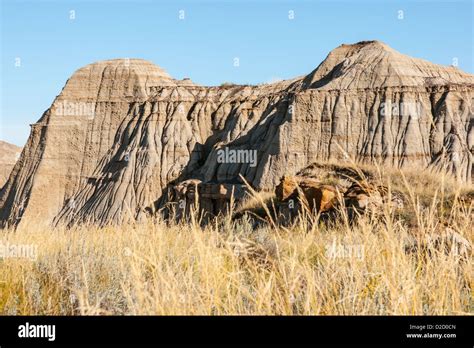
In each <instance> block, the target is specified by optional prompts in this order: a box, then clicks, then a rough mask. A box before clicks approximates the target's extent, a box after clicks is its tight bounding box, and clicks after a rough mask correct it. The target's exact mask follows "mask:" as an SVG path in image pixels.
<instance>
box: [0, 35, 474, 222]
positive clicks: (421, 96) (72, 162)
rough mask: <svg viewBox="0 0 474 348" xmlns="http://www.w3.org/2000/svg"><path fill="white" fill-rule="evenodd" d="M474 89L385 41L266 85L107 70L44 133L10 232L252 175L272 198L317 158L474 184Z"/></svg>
mask: <svg viewBox="0 0 474 348" xmlns="http://www.w3.org/2000/svg"><path fill="white" fill-rule="evenodd" d="M473 86H474V76H473V75H470V74H467V73H464V72H462V71H460V70H459V69H457V68H455V67H444V66H439V65H435V64H432V63H430V62H427V61H424V60H420V59H415V58H410V57H407V56H405V55H402V54H400V53H398V52H397V51H395V50H393V49H391V48H390V47H388V46H386V45H385V44H383V43H380V42H377V41H370V42H360V43H357V44H354V45H342V46H340V47H338V48H336V49H335V50H333V51H332V52H331V53H330V54H329V55H328V57H327V58H326V59H325V60H324V61H323V62H322V63H321V64H320V65H319V66H318V67H317V68H316V69H315V70H314V71H313V72H311V73H310V74H309V75H307V76H305V77H302V78H296V79H294V80H290V81H283V82H278V83H273V84H267V85H260V86H233V85H231V86H221V87H203V86H198V85H195V84H193V83H192V82H191V81H190V80H182V81H179V80H175V79H173V78H171V77H170V76H169V75H168V74H167V73H166V72H164V71H163V70H162V69H160V68H159V67H157V66H156V65H154V64H152V63H150V62H147V61H144V60H139V59H117V60H109V61H103V62H98V63H94V64H91V65H88V66H86V67H84V68H81V69H79V70H78V71H76V72H75V73H74V74H73V76H72V77H71V78H70V79H69V80H68V81H67V83H66V85H65V87H64V88H63V90H62V91H61V93H60V95H59V96H57V97H56V99H55V100H54V102H53V104H52V105H51V107H50V108H49V109H48V110H46V112H45V113H44V114H43V116H42V117H41V118H40V119H39V121H38V122H37V123H35V124H33V125H32V126H31V135H30V138H29V140H28V143H27V145H26V147H25V149H24V151H23V153H22V156H21V160H20V163H19V164H17V165H16V166H15V167H14V169H13V172H12V175H11V177H10V179H9V180H8V182H7V183H6V185H5V187H4V189H3V190H2V192H1V195H0V208H1V210H0V224H1V225H3V226H5V225H16V224H18V223H26V222H28V221H35V222H37V221H43V222H46V223H54V224H56V223H61V224H62V223H65V224H71V223H82V222H91V223H99V224H103V223H109V222H111V223H121V222H125V221H130V220H135V219H138V218H140V217H141V216H143V214H145V212H153V211H155V210H156V209H159V208H161V207H163V206H164V205H165V204H166V201H167V197H168V195H169V194H170V192H171V191H173V190H172V187H173V186H174V185H175V184H177V183H179V182H182V181H184V180H189V179H197V180H200V181H201V182H203V183H213V182H216V183H223V184H232V183H239V182H240V179H239V178H240V176H239V175H242V177H244V178H245V179H246V180H247V181H248V182H249V183H251V184H252V185H253V186H254V187H255V188H257V189H273V187H274V185H276V184H277V183H278V181H279V178H280V177H281V176H282V175H283V174H290V175H291V174H294V173H296V172H297V171H298V170H299V169H301V168H303V167H305V166H306V165H307V164H309V163H311V162H313V161H315V160H327V159H339V160H340V161H345V160H349V158H350V159H352V160H356V161H368V162H378V163H384V164H386V165H393V166H398V167H406V166H411V165H415V166H419V167H420V168H422V167H423V168H425V167H430V166H432V167H436V168H442V169H445V170H448V171H449V172H452V173H453V174H454V175H456V176H457V177H458V178H459V179H460V180H464V181H470V180H471V172H472V166H473V162H472V160H473V158H472V157H473V148H474V130H473V112H474V87H473ZM224 150H225V151H226V154H228V153H231V154H232V151H235V152H234V156H230V157H229V156H226V157H224V160H223V159H222V158H223V157H222V156H221V155H222V151H224ZM229 150H232V151H230V152H229ZM237 150H245V151H244V152H242V154H245V155H246V156H247V160H246V161H242V158H245V156H244V157H241V156H235V153H237ZM252 154H256V156H257V157H256V160H255V161H251V160H249V159H251V157H252V156H251V155H252ZM242 162H245V163H242Z"/></svg>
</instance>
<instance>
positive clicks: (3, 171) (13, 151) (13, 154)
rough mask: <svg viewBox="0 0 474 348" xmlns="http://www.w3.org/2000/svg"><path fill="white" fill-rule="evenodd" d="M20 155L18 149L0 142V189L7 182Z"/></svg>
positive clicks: (19, 149)
mask: <svg viewBox="0 0 474 348" xmlns="http://www.w3.org/2000/svg"><path fill="white" fill-rule="evenodd" d="M20 153H21V148H20V147H18V146H16V145H13V144H9V143H6V142H4V141H1V140H0V189H1V188H2V187H3V185H4V184H5V182H6V181H7V179H8V177H9V175H10V172H11V171H12V168H13V166H14V165H15V162H16V161H17V159H18V158H19V157H20Z"/></svg>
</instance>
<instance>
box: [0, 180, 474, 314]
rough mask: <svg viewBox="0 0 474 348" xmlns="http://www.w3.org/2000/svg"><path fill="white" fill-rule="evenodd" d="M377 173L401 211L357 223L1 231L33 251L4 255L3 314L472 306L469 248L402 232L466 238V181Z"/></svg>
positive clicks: (391, 310)
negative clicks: (400, 196) (400, 199)
mask: <svg viewBox="0 0 474 348" xmlns="http://www.w3.org/2000/svg"><path fill="white" fill-rule="evenodd" d="M380 178H381V180H384V183H385V184H387V185H389V186H390V187H392V188H393V189H394V190H399V191H402V192H404V194H405V196H406V197H407V202H406V204H405V207H404V208H403V211H402V212H396V211H395V210H394V209H393V207H391V206H389V205H387V206H384V207H383V208H382V209H381V211H380V214H378V216H377V217H374V216H369V215H367V216H361V217H360V218H359V219H358V220H357V222H356V223H353V224H351V223H349V221H348V219H347V217H345V215H344V214H341V216H342V217H341V218H340V219H339V220H338V221H333V222H322V221H318V220H317V219H316V220H314V221H312V222H309V221H308V219H305V218H304V217H302V216H300V218H299V219H298V220H297V221H295V222H294V223H293V224H292V225H290V226H286V227H283V226H280V225H278V223H275V222H272V221H269V222H268V223H262V224H259V225H258V226H257V227H255V224H254V223H253V222H252V221H251V219H249V218H245V217H244V218H242V219H239V220H235V219H234V220H233V219H231V218H230V217H225V216H224V217H221V218H219V219H218V220H216V221H215V223H212V224H208V225H206V226H205V227H203V226H201V225H200V224H199V223H198V222H197V221H196V220H195V219H191V220H190V221H188V222H182V223H167V222H164V221H162V220H160V219H154V220H149V221H147V222H145V223H141V224H134V225H126V226H119V227H117V226H108V227H102V228H97V227H87V226H82V227H76V228H72V229H65V228H56V229H51V228H46V227H40V226H21V227H20V228H18V229H17V230H4V231H1V233H2V236H1V239H0V241H1V243H2V244H3V248H4V249H3V253H5V252H10V253H12V250H13V249H11V247H12V246H13V247H15V248H16V252H17V253H20V249H21V247H27V246H31V247H32V248H33V250H32V253H31V254H30V256H31V257H30V258H28V257H25V255H23V257H19V256H21V255H16V257H13V256H12V255H3V256H4V257H3V258H0V314H7V315H34V314H46V315H95V314H99V315H110V314H125V315H138V314H144V315H152V314H158V315H181V314H187V315H229V314H233V315H242V314H252V315H306V314H312V315H364V314H365V315H382V314H387V315H394V314H415V315H422V314H428V315H436V314H440V315H447V314H454V315H466V314H471V313H472V312H473V309H474V301H473V286H474V281H473V277H472V275H473V273H472V271H473V269H472V254H471V253H468V254H467V255H466V254H462V255H460V254H459V253H456V252H454V251H453V249H451V248H448V247H447V245H446V246H445V245H441V246H440V245H438V246H437V247H435V246H433V245H427V246H426V247H424V248H423V247H418V248H412V250H407V241H410V240H411V241H415V242H416V241H418V244H419V245H422V244H423V241H424V240H425V239H426V236H430V235H433V234H436V233H438V231H440V229H443V228H445V226H450V228H452V230H454V231H456V232H457V233H458V234H459V235H460V236H462V237H464V238H465V239H467V240H468V241H469V242H470V243H472V239H473V230H474V229H473V227H474V226H473V225H474V222H473V208H474V206H473V204H472V197H473V191H472V186H471V187H465V186H462V185H457V184H456V183H455V182H453V181H452V180H451V179H448V178H446V177H444V176H442V175H439V174H430V173H426V174H425V175H420V173H419V171H413V172H405V173H404V175H402V174H401V173H400V172H393V173H384V174H382V175H381V176H380ZM263 200H264V199H263V198H262V201H263ZM259 201H260V198H259V197H253V199H252V202H253V203H248V205H252V204H253V205H254V206H258V205H259ZM265 209H266V208H265ZM265 209H264V210H265ZM269 215H271V212H270V213H269ZM268 220H271V219H270V218H268ZM7 246H10V249H9V251H8V250H7V249H6V248H7ZM30 251H31V250H30ZM5 256H9V257H5Z"/></svg>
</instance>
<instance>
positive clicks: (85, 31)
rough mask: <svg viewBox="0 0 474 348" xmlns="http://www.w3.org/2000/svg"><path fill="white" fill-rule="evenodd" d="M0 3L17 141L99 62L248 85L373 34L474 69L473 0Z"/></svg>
mask: <svg viewBox="0 0 474 348" xmlns="http://www.w3.org/2000/svg"><path fill="white" fill-rule="evenodd" d="M0 1H1V4H2V6H1V13H0V18H1V20H0V21H1V59H2V64H1V96H2V100H1V101H2V104H1V107H0V126H1V127H0V139H3V140H6V141H9V142H12V143H15V144H17V145H23V144H24V143H25V141H26V139H27V137H28V135H29V124H30V123H33V122H35V121H37V120H38V118H39V117H40V116H41V114H42V113H43V112H44V111H45V110H46V109H47V108H48V107H49V106H50V104H51V102H52V101H53V99H54V97H55V96H56V95H57V94H59V92H60V91H61V88H62V87H63V85H64V83H65V82H66V80H67V79H68V77H69V76H70V75H71V74H72V73H73V72H74V71H75V70H76V69H78V68H79V67H81V66H84V65H86V64H89V63H91V62H94V61H98V60H102V59H110V58H124V57H129V58H144V59H148V60H151V61H153V62H154V63H155V64H157V65H159V66H161V67H162V68H164V69H165V70H166V71H167V72H168V73H169V74H170V75H172V76H173V77H175V78H178V79H181V78H183V77H190V78H191V79H192V80H193V81H194V82H196V83H199V84H203V85H218V84H220V83H222V82H225V81H231V82H235V83H252V84H253V83H260V82H267V81H270V80H274V79H278V78H283V79H286V78H292V77H296V76H299V75H304V74H307V73H309V72H310V71H311V70H313V69H314V68H315V67H316V66H317V65H318V64H319V63H320V62H321V61H322V60H323V59H324V58H325V57H326V55H327V54H328V52H329V51H330V50H332V49H333V48H335V47H337V46H339V45H340V44H342V43H353V42H357V41H361V40H371V39H377V40H381V41H384V42H385V43H387V44H388V45H389V46H391V47H393V48H395V49H396V50H398V51H400V52H402V53H405V54H408V55H411V56H414V57H419V58H424V59H428V60H430V61H432V62H434V63H438V64H443V65H450V64H452V62H453V58H457V59H458V63H459V67H460V68H461V69H463V70H465V71H468V72H470V73H473V72H474V63H473V56H474V54H473V2H472V0H466V1H463V0H459V1H402V0H400V1H387V0H384V1H382V0H374V1H357V2H356V1H309V0H307V1H298V0H293V1H289V0H288V1H283V0H280V1H279V0H272V1H270V0H268V1H265V0H262V1H223V0H220V1H219V0H214V1H213V0H189V1H179V0H177V1H176V0H175V1H148V0H138V1H128V0H115V1H113V0H110V1H107V0H98V1H92V0H82V1H65V0H43V1H42V0H39V1H38V0H37V1H14V0H0ZM71 10H73V11H75V19H70V15H71V12H70V11H71ZM180 10H184V15H185V18H184V19H180V18H179V15H180V12H179V11H180ZM399 10H402V11H403V16H404V18H403V19H399V18H398V16H399V12H398V11H399ZM289 11H294V12H293V13H294V19H289ZM235 57H238V58H239V60H240V67H238V68H236V67H234V65H233V63H234V58H235ZM16 58H20V59H21V66H20V67H16V66H15V60H16Z"/></svg>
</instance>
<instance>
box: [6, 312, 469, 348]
mask: <svg viewBox="0 0 474 348" xmlns="http://www.w3.org/2000/svg"><path fill="white" fill-rule="evenodd" d="M26 323H28V325H29V328H30V329H31V325H51V324H53V325H55V339H54V341H48V338H47V337H42V338H32V337H28V338H25V337H22V338H20V337H19V327H20V325H26ZM410 325H411V327H410ZM428 325H431V327H430V326H428ZM473 327H474V325H473V318H472V317H469V316H433V317H421V316H391V317H381V316H357V317H348V316H346V317H341V316H317V317H316V316H313V317H309V316H307V317H277V316H275V317H263V316H260V317H249V316H238V317H232V316H229V317H227V316H226V317H222V316H221V317H199V316H194V317H182V316H167V317H151V316H150V317H144V316H126V317H113V316H111V317H51V316H48V317H46V316H36V317H22V316H9V317H6V316H4V317H0V346H1V348H8V347H12V346H17V345H21V346H27V345H33V346H35V347H37V346H39V345H41V346H43V345H44V346H55V345H56V346H57V345H60V344H61V345H64V344H88V346H89V345H117V344H130V345H132V344H133V346H139V345H145V344H152V343H161V344H164V343H166V344H170V343H171V344H194V345H196V344H229V343H239V344H243V343H246V344H259V345H262V344H275V343H278V344H285V345H295V344H326V345H328V344H329V345H335V344H344V345H346V344H347V345H352V346H353V345H355V344H364V345H367V344H388V345H397V346H398V345H401V344H403V345H406V344H407V345H414V346H438V345H446V346H449V347H454V346H466V347H472V343H473V342H474V340H473V337H474V336H473ZM407 334H421V335H432V336H430V337H428V336H426V337H422V338H408V337H407ZM433 334H436V335H438V334H441V335H444V334H447V335H450V336H451V337H441V338H439V337H436V338H435V337H434V336H433ZM453 334H455V336H456V337H452V335H453Z"/></svg>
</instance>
